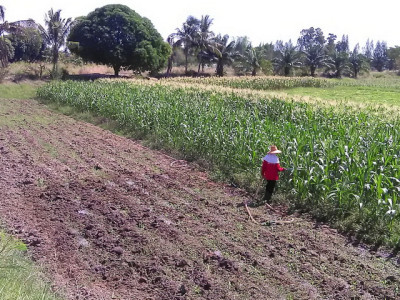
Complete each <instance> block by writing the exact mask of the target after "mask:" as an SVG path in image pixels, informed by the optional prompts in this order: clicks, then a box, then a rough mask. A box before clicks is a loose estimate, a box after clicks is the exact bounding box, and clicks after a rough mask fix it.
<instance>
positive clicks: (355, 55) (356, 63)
mask: <svg viewBox="0 0 400 300" xmlns="http://www.w3.org/2000/svg"><path fill="white" fill-rule="evenodd" d="M359 51H360V46H359V44H357V45H356V46H355V47H354V50H353V52H351V53H350V58H349V62H350V65H351V69H352V71H353V75H354V78H357V76H358V73H359V72H360V71H362V70H368V67H369V62H368V58H367V57H366V56H365V55H363V54H361V53H360V52H359Z"/></svg>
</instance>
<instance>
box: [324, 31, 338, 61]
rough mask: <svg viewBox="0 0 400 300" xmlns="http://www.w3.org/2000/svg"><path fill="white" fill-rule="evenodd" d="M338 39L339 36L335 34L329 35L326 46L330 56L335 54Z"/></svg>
mask: <svg viewBox="0 0 400 300" xmlns="http://www.w3.org/2000/svg"><path fill="white" fill-rule="evenodd" d="M336 39H337V36H336V35H335V34H333V33H329V34H328V38H327V40H328V42H327V43H326V45H325V52H326V54H327V55H328V56H331V55H333V53H334V52H335V48H336Z"/></svg>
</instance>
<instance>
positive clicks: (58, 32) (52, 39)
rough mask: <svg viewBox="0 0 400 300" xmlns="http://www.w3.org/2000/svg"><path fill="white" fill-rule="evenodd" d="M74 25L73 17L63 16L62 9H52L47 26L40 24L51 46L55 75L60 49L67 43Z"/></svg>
mask: <svg viewBox="0 0 400 300" xmlns="http://www.w3.org/2000/svg"><path fill="white" fill-rule="evenodd" d="M71 25H72V19H71V18H68V19H63V18H61V10H60V9H59V10H57V11H53V9H50V10H49V11H48V12H47V14H46V18H45V27H43V26H41V25H39V29H40V31H41V33H42V35H43V38H44V40H45V41H46V43H47V44H48V45H50V47H51V56H52V63H53V71H52V74H53V76H57V73H58V58H59V50H60V48H61V47H62V46H64V45H65V41H66V38H67V36H68V33H69V30H70V28H71Z"/></svg>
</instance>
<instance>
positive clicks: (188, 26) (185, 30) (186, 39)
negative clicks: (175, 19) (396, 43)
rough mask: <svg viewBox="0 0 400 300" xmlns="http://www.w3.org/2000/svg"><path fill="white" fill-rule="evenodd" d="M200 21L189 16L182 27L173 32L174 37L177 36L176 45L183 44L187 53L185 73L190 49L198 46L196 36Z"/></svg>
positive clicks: (184, 51)
mask: <svg viewBox="0 0 400 300" xmlns="http://www.w3.org/2000/svg"><path fill="white" fill-rule="evenodd" d="M199 24H200V21H199V20H198V19H196V18H195V17H193V16H189V17H188V18H187V20H186V22H185V23H183V24H182V28H177V29H176V33H173V34H171V35H170V36H171V37H172V38H177V41H176V42H175V44H174V46H183V53H184V54H185V73H187V69H188V57H189V54H190V51H191V50H192V49H193V48H194V47H195V46H196V36H197V35H198V30H199Z"/></svg>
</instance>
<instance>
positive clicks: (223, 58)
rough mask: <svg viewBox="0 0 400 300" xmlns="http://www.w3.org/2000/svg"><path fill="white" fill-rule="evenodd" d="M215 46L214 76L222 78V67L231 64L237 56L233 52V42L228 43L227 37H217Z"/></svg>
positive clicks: (235, 52)
mask: <svg viewBox="0 0 400 300" xmlns="http://www.w3.org/2000/svg"><path fill="white" fill-rule="evenodd" d="M215 41H216V43H217V45H216V49H215V53H214V54H215V57H216V62H217V68H216V74H217V76H221V77H222V76H224V66H226V65H230V64H232V63H233V61H234V59H235V57H237V56H238V53H237V51H236V50H235V41H234V40H232V41H229V35H227V34H226V35H224V36H221V35H220V34H219V35H217V37H216V39H215Z"/></svg>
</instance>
